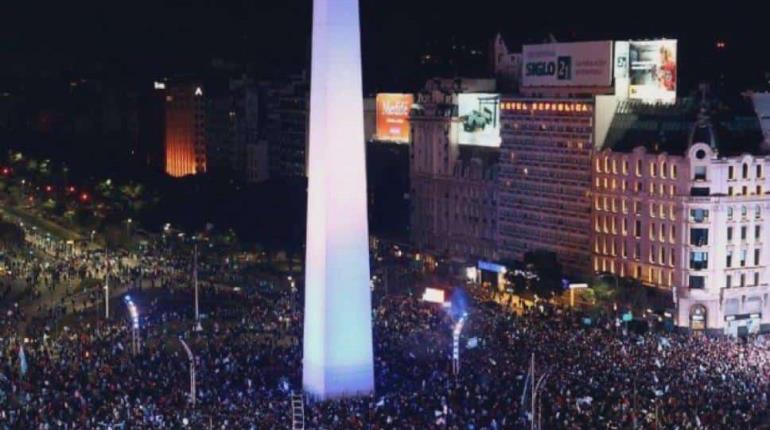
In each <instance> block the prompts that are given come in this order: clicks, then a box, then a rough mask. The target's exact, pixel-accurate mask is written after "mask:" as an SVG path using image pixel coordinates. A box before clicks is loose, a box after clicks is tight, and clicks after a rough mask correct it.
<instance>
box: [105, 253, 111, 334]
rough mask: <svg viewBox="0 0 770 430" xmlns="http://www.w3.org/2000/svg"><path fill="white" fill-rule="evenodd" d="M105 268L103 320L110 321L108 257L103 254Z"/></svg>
mask: <svg viewBox="0 0 770 430" xmlns="http://www.w3.org/2000/svg"><path fill="white" fill-rule="evenodd" d="M105 258H106V263H107V267H106V269H105V273H104V319H110V255H109V254H107V253H106V252H105Z"/></svg>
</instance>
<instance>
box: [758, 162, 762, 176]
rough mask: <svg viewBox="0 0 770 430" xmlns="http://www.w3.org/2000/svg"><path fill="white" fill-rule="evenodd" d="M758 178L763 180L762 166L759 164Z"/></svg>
mask: <svg viewBox="0 0 770 430" xmlns="http://www.w3.org/2000/svg"><path fill="white" fill-rule="evenodd" d="M757 178H758V179H761V178H762V165H761V164H757Z"/></svg>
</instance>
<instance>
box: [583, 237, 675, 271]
mask: <svg viewBox="0 0 770 430" xmlns="http://www.w3.org/2000/svg"><path fill="white" fill-rule="evenodd" d="M600 242H601V243H600ZM608 243H609V246H608ZM618 248H619V249H620V256H621V257H622V258H629V256H628V250H627V249H626V242H625V241H623V240H621V241H620V246H617V245H616V241H615V240H614V239H610V240H609V241H607V238H601V239H597V240H596V241H595V242H594V253H596V254H599V255H608V256H613V257H615V256H617V255H618V253H617V251H618ZM641 255H642V247H641V244H640V243H639V242H635V243H634V246H633V255H632V257H631V258H633V259H634V260H636V261H639V260H641ZM647 259H648V260H649V262H650V263H653V264H659V265H661V266H665V265H669V266H671V267H674V266H675V265H676V249H675V248H673V247H672V248H667V247H665V246H656V245H654V244H652V245H650V249H649V253H648V255H647Z"/></svg>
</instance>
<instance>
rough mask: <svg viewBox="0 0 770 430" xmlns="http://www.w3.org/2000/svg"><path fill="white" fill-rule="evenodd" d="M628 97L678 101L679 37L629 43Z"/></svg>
mask: <svg viewBox="0 0 770 430" xmlns="http://www.w3.org/2000/svg"><path fill="white" fill-rule="evenodd" d="M628 66H629V70H628V78H629V87H628V97H629V98H631V99H636V100H642V101H645V102H649V103H674V102H675V101H676V85H677V64H676V40H650V41H631V42H629V43H628Z"/></svg>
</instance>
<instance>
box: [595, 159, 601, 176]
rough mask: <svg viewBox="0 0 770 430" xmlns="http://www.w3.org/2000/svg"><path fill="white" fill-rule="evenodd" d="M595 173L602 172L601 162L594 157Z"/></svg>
mask: <svg viewBox="0 0 770 430" xmlns="http://www.w3.org/2000/svg"><path fill="white" fill-rule="evenodd" d="M596 173H602V162H601V160H600V159H599V158H597V159H596Z"/></svg>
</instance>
